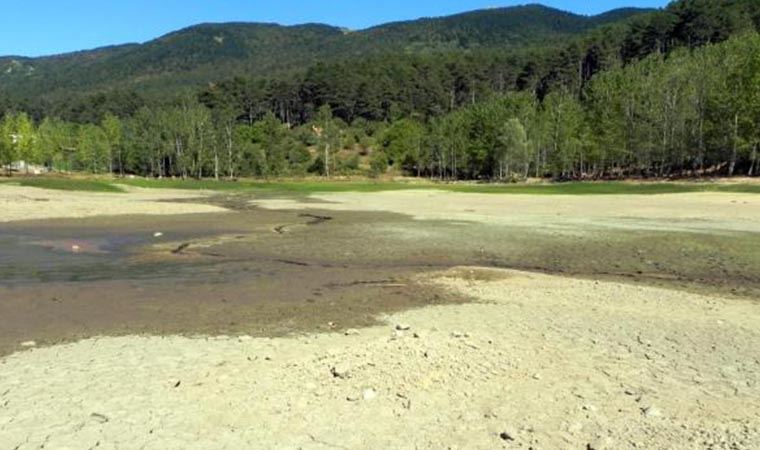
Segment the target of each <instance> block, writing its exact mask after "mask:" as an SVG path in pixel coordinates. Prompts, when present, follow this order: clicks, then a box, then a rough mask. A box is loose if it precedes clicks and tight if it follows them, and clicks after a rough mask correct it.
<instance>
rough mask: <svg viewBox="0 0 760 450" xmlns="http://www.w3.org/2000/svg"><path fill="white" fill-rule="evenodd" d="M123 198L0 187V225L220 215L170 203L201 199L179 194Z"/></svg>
mask: <svg viewBox="0 0 760 450" xmlns="http://www.w3.org/2000/svg"><path fill="white" fill-rule="evenodd" d="M124 189H126V190H127V191H128V193H127V194H122V193H100V192H97V193H96V192H69V191H55V190H48V189H39V188H34V187H23V186H13V185H8V184H2V185H0V211H2V213H0V222H12V221H17V220H35V219H54V218H56V219H57V218H76V217H94V216H116V215H127V214H128V215H135V214H150V215H163V214H189V213H204V212H206V213H208V212H222V211H225V210H224V209H223V208H220V207H217V206H212V205H208V204H202V203H190V202H181V203H178V202H171V200H180V199H182V200H188V199H193V198H198V197H203V196H205V194H203V193H198V192H188V191H182V190H168V189H166V190H165V189H162V190H157V189H140V188H133V187H125V188H124Z"/></svg>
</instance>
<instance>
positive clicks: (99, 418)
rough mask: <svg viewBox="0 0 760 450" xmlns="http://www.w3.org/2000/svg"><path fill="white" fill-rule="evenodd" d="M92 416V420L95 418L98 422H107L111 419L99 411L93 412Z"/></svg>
mask: <svg viewBox="0 0 760 450" xmlns="http://www.w3.org/2000/svg"><path fill="white" fill-rule="evenodd" d="M90 417H91V418H92V420H94V421H96V422H98V423H106V422H108V421H109V419H108V417H107V416H105V415H103V414H99V413H92V414H90Z"/></svg>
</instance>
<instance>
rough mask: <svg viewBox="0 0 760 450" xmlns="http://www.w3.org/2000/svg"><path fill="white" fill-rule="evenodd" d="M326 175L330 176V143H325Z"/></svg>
mask: <svg viewBox="0 0 760 450" xmlns="http://www.w3.org/2000/svg"><path fill="white" fill-rule="evenodd" d="M325 177H327V178H330V144H325Z"/></svg>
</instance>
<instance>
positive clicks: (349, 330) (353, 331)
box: [343, 328, 359, 336]
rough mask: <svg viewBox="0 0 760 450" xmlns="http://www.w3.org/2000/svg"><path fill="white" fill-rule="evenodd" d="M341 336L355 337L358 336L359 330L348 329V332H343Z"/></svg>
mask: <svg viewBox="0 0 760 450" xmlns="http://www.w3.org/2000/svg"><path fill="white" fill-rule="evenodd" d="M343 334H344V335H346V336H356V335H358V334H359V330H357V329H355V328H349V329H348V330H346V331H344V332H343Z"/></svg>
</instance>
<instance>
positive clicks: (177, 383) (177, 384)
mask: <svg viewBox="0 0 760 450" xmlns="http://www.w3.org/2000/svg"><path fill="white" fill-rule="evenodd" d="M180 384H182V380H177V381H176V382H175V383H174V387H175V388H178V387H179V385H180Z"/></svg>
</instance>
